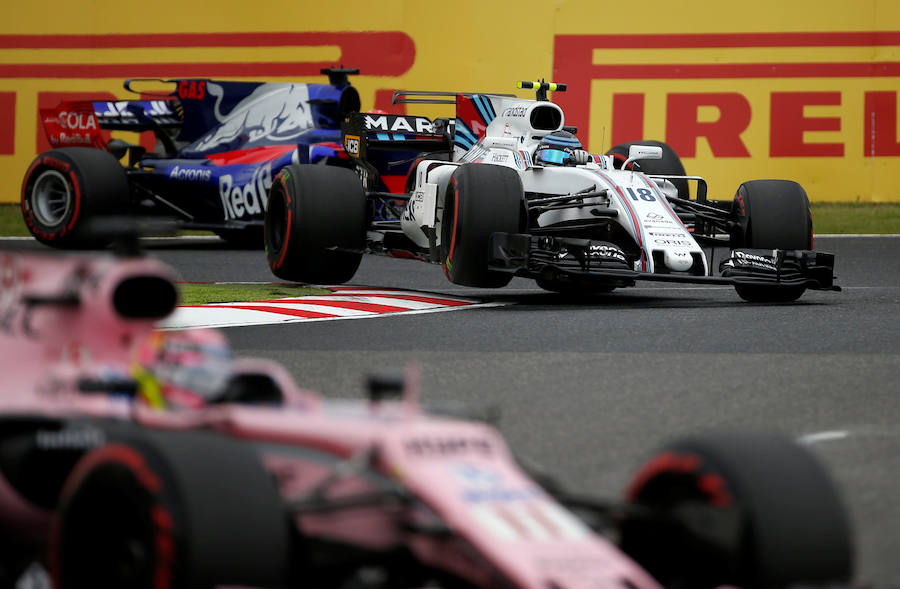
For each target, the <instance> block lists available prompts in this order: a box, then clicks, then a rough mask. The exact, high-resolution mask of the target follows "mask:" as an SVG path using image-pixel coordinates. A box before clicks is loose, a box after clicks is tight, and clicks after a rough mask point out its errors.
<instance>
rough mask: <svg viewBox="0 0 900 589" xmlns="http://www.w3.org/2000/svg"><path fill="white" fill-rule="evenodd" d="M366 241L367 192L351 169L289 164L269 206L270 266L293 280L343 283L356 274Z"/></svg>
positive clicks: (276, 183) (272, 191)
mask: <svg viewBox="0 0 900 589" xmlns="http://www.w3.org/2000/svg"><path fill="white" fill-rule="evenodd" d="M365 241H366V196H365V192H364V191H363V188H362V184H361V183H360V181H359V176H357V175H356V174H355V173H353V172H352V171H351V170H348V169H346V168H338V167H332V166H317V165H299V164H295V165H291V166H287V167H285V168H284V169H283V170H282V171H281V172H279V173H278V175H277V176H276V177H275V180H274V181H273V182H272V188H271V189H270V191H269V201H268V204H267V206H266V220H265V246H266V259H267V260H268V262H269V269H271V270H272V273H273V274H275V276H277V277H279V278H282V279H284V280H290V281H293V282H306V283H312V284H341V283H344V282H347V281H348V280H350V279H351V278H353V275H354V274H355V273H356V270H357V268H359V263H360V261H361V260H362V250H363V248H364V247H365Z"/></svg>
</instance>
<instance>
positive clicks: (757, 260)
mask: <svg viewBox="0 0 900 589" xmlns="http://www.w3.org/2000/svg"><path fill="white" fill-rule="evenodd" d="M729 262H733V263H732V264H730V265H734V263H737V264H740V265H742V266H751V267H753V268H762V269H764V270H771V271H772V272H775V271H776V270H777V268H776V266H775V259H774V258H771V257H769V256H760V255H757V254H751V253H747V252H742V251H740V250H734V251H733V252H732V260H729Z"/></svg>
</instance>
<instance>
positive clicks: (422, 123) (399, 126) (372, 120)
mask: <svg viewBox="0 0 900 589" xmlns="http://www.w3.org/2000/svg"><path fill="white" fill-rule="evenodd" d="M364 120H365V123H366V129H369V130H370V131H385V132H390V133H432V132H433V131H434V126H433V125H432V124H431V121H429V120H428V119H426V118H425V117H404V116H399V115H365V117H364Z"/></svg>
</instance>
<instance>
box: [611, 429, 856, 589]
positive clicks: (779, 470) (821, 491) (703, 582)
mask: <svg viewBox="0 0 900 589" xmlns="http://www.w3.org/2000/svg"><path fill="white" fill-rule="evenodd" d="M626 498H627V500H628V501H629V502H631V503H632V504H634V505H636V506H639V507H641V508H643V509H642V510H641V513H642V514H643V516H644V517H640V516H632V517H629V518H626V520H625V521H624V522H623V524H622V526H621V546H622V548H623V549H624V550H625V552H626V553H628V554H629V555H630V556H631V557H632V558H634V559H635V560H637V561H638V562H639V563H640V564H641V565H642V566H643V567H644V568H646V569H647V570H648V571H649V572H650V573H651V574H652V575H654V576H655V577H656V579H657V580H659V581H660V582H661V583H662V584H663V585H665V586H667V587H668V586H671V587H691V588H712V587H718V586H720V585H734V586H739V587H743V588H745V589H754V588H763V587H765V588H773V587H787V586H794V585H797V586H807V585H809V586H813V585H818V584H829V583H837V584H840V583H843V582H846V581H847V580H848V579H849V578H850V577H851V575H852V572H853V563H852V561H853V548H852V540H851V529H850V524H849V519H848V516H847V511H846V509H845V507H844V505H843V503H842V501H841V499H840V497H839V495H838V491H837V489H836V487H835V485H834V483H833V482H832V480H831V478H830V477H829V475H828V473H827V472H826V471H825V469H824V467H823V466H822V465H821V464H820V463H819V462H818V460H816V459H815V457H813V456H812V454H810V452H809V451H808V450H806V449H805V448H803V447H801V446H799V445H798V444H797V443H795V442H794V441H793V440H791V439H789V438H786V437H782V436H776V435H767V434H752V433H730V434H729V433H722V434H712V435H705V436H697V437H693V438H688V439H685V440H681V441H679V442H675V443H673V444H670V445H668V446H666V447H665V448H663V449H662V450H661V451H659V453H657V454H656V455H655V456H654V457H652V458H651V459H650V460H649V461H647V462H646V463H645V464H644V466H643V467H642V468H641V469H640V470H639V471H638V472H637V474H636V475H635V476H634V478H633V479H632V481H631V483H630V485H629V487H628V489H627V491H626ZM647 514H652V516H651V517H649V518H648V517H646V516H647Z"/></svg>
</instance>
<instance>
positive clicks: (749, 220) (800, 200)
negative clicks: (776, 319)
mask: <svg viewBox="0 0 900 589" xmlns="http://www.w3.org/2000/svg"><path fill="white" fill-rule="evenodd" d="M732 217H733V219H734V225H733V229H732V231H731V248H732V249H735V248H750V249H781V250H810V249H812V241H813V226H812V214H811V213H810V210H809V198H808V197H807V195H806V191H805V190H803V187H802V186H800V184H798V183H796V182H793V181H790V180H750V181H748V182H744V183H743V184H741V185H740V187H738V190H737V193H736V194H735V195H734V201H733V203H732ZM734 289H735V291H736V292H737V293H738V296H740V297H741V298H742V299H744V300H745V301H749V302H755V303H785V302H790V301H795V300H797V299H799V298H800V297H801V296H802V295H803V293H804V292H806V287H805V286H794V285H781V284H772V285H769V284H766V285H747V284H738V285H735V287H734Z"/></svg>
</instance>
